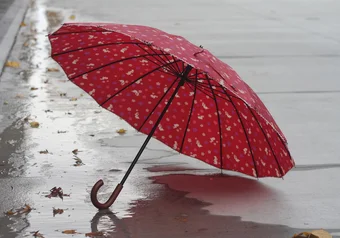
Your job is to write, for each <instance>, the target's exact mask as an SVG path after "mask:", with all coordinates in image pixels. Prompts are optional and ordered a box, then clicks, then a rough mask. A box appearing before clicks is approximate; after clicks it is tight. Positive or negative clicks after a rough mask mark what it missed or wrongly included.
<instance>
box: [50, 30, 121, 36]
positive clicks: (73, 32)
mask: <svg viewBox="0 0 340 238" xmlns="http://www.w3.org/2000/svg"><path fill="white" fill-rule="evenodd" d="M90 32H92V33H94V32H115V31H106V30H103V31H93V30H92V31H90V30H87V31H72V32H60V33H53V34H50V36H61V35H70V34H75V33H90Z"/></svg>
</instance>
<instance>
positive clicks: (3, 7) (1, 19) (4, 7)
mask: <svg viewBox="0 0 340 238" xmlns="http://www.w3.org/2000/svg"><path fill="white" fill-rule="evenodd" d="M13 2H14V0H1V1H0V42H1V41H2V39H3V37H4V36H5V35H6V32H7V30H8V27H9V25H10V23H11V21H12V20H13V18H14V17H15V14H13V15H12V16H6V12H7V11H8V9H9V8H10V7H11V5H12V4H13Z"/></svg>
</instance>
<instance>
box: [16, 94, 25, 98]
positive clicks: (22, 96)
mask: <svg viewBox="0 0 340 238" xmlns="http://www.w3.org/2000/svg"><path fill="white" fill-rule="evenodd" d="M15 98H24V95H22V94H17V95H16V96H15Z"/></svg>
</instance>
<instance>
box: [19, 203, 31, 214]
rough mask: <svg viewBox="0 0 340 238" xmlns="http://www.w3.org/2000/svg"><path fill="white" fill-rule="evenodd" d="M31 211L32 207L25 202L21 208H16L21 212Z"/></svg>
mask: <svg viewBox="0 0 340 238" xmlns="http://www.w3.org/2000/svg"><path fill="white" fill-rule="evenodd" d="M31 211H32V208H31V207H30V206H29V205H27V204H25V206H24V207H23V208H21V209H20V210H18V212H19V213H21V214H23V213H26V214H27V213H30V212H31Z"/></svg>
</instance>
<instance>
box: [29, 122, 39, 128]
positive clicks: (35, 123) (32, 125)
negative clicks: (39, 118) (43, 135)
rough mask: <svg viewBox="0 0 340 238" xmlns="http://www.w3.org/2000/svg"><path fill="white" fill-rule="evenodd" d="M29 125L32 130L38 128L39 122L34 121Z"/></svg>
mask: <svg viewBox="0 0 340 238" xmlns="http://www.w3.org/2000/svg"><path fill="white" fill-rule="evenodd" d="M30 125H31V127H32V128H38V127H39V126H40V124H39V122H36V121H32V122H30Z"/></svg>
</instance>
